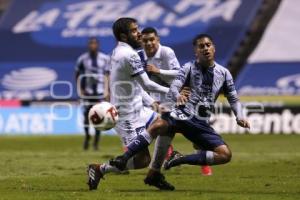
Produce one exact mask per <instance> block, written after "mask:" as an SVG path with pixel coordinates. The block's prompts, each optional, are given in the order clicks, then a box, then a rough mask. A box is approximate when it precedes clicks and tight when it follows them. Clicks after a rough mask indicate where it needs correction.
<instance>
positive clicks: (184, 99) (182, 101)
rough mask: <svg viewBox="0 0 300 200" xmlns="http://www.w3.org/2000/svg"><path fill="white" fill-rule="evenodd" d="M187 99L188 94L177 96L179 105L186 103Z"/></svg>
mask: <svg viewBox="0 0 300 200" xmlns="http://www.w3.org/2000/svg"><path fill="white" fill-rule="evenodd" d="M187 101H188V98H187V97H186V96H184V95H180V96H179V97H178V98H177V106H181V105H185V104H186V102H187Z"/></svg>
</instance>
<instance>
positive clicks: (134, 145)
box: [123, 135, 149, 159]
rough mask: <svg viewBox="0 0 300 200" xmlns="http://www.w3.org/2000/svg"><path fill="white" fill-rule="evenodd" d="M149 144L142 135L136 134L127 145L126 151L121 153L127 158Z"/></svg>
mask: <svg viewBox="0 0 300 200" xmlns="http://www.w3.org/2000/svg"><path fill="white" fill-rule="evenodd" d="M148 146H149V143H148V141H147V140H146V139H145V137H144V136H143V135H138V136H137V137H136V138H135V139H134V140H133V141H132V142H131V143H130V144H129V145H128V146H127V149H128V150H127V151H126V152H125V153H124V154H123V155H124V157H125V158H127V159H129V158H131V157H132V156H134V155H135V154H137V153H138V152H139V151H141V150H142V149H145V148H147V147H148Z"/></svg>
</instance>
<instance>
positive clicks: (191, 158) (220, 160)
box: [164, 145, 231, 170]
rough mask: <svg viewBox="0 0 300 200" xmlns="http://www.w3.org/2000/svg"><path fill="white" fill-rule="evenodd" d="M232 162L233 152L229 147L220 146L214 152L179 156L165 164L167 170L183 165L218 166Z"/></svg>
mask: <svg viewBox="0 0 300 200" xmlns="http://www.w3.org/2000/svg"><path fill="white" fill-rule="evenodd" d="M230 160H231V151H230V149H229V148H228V146H227V145H220V146H218V147H216V148H215V149H214V151H201V152H200V153H198V154H191V155H185V156H183V155H179V156H174V157H173V159H169V160H168V161H167V162H165V164H164V168H165V169H166V170H168V169H170V168H172V167H176V166H178V165H181V164H189V165H218V164H225V163H227V162H229V161H230Z"/></svg>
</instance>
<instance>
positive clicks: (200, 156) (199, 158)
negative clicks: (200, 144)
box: [180, 151, 207, 165]
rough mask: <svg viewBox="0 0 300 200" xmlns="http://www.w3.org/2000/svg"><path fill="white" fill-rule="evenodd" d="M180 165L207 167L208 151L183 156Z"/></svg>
mask: <svg viewBox="0 0 300 200" xmlns="http://www.w3.org/2000/svg"><path fill="white" fill-rule="evenodd" d="M180 164H190V165H206V164H207V162H206V151H201V152H200V153H197V154H191V155H186V156H183V157H182V158H180Z"/></svg>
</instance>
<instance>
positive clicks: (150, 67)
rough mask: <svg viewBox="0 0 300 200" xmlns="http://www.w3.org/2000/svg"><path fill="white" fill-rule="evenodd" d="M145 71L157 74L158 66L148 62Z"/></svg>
mask: <svg viewBox="0 0 300 200" xmlns="http://www.w3.org/2000/svg"><path fill="white" fill-rule="evenodd" d="M147 72H150V73H154V74H159V68H157V67H156V66H155V65H152V64H148V65H147Z"/></svg>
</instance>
